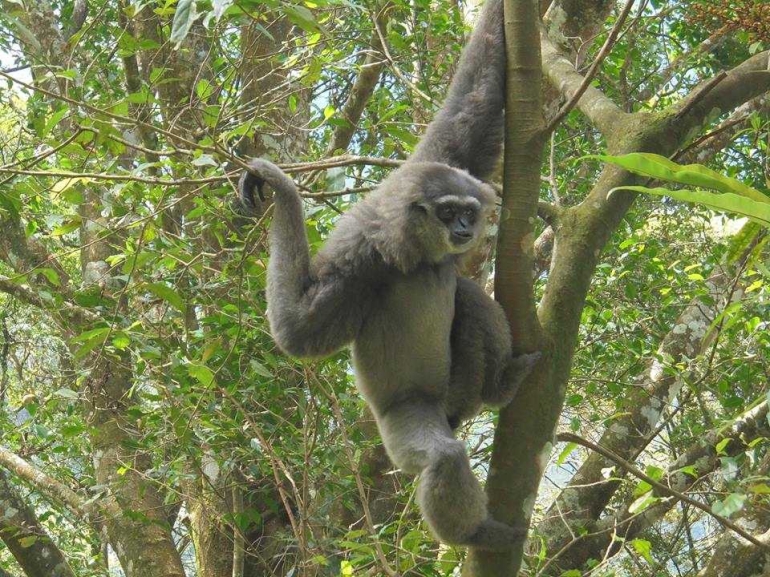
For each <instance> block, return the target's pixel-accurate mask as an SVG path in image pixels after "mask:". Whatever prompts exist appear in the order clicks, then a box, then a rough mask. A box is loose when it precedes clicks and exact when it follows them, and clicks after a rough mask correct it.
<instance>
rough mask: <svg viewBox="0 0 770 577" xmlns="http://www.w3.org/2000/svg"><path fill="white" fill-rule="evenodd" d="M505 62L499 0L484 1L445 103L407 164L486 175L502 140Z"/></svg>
mask: <svg viewBox="0 0 770 577" xmlns="http://www.w3.org/2000/svg"><path fill="white" fill-rule="evenodd" d="M505 62H506V60H505V32H504V27H503V0H487V2H486V4H485V5H484V8H483V10H482V12H481V15H480V17H479V21H478V23H477V24H476V27H475V29H474V30H473V34H472V35H471V38H470V40H469V41H468V44H467V45H466V47H465V49H464V50H463V53H462V56H461V58H460V63H459V65H458V66H457V72H455V75H454V77H453V78H452V83H451V84H450V86H449V93H448V95H447V98H446V100H445V101H444V104H443V106H442V107H441V110H440V111H439V112H438V114H437V115H436V117H435V118H434V120H433V121H432V122H431V123H430V125H428V128H427V130H426V131H425V135H424V136H423V137H422V139H420V143H419V144H418V146H417V148H416V149H415V151H414V154H412V156H411V157H410V158H409V160H410V161H418V162H419V161H431V160H432V161H436V162H443V163H446V164H449V165H451V166H454V167H457V168H462V169H465V170H467V171H468V172H470V173H471V174H472V175H473V176H475V177H477V178H481V179H483V178H485V177H487V176H489V174H490V173H491V172H492V171H493V170H494V168H495V166H496V164H497V161H498V158H499V157H500V150H501V145H502V141H503V123H504V117H503V107H504V105H505Z"/></svg>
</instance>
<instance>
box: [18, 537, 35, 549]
mask: <svg viewBox="0 0 770 577" xmlns="http://www.w3.org/2000/svg"><path fill="white" fill-rule="evenodd" d="M36 542H37V535H28V536H26V537H22V538H21V539H19V545H21V547H22V549H26V548H28V547H32V545H34V544H35V543H36Z"/></svg>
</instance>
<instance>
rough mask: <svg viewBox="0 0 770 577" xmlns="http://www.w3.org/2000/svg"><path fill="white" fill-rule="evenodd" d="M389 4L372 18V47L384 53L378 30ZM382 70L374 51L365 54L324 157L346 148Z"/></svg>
mask: <svg viewBox="0 0 770 577" xmlns="http://www.w3.org/2000/svg"><path fill="white" fill-rule="evenodd" d="M389 8H390V4H386V5H385V6H383V7H381V8H380V9H379V10H378V12H377V14H376V15H375V16H374V20H375V22H376V25H375V33H374V37H373V38H372V47H373V48H374V49H375V50H377V51H380V52H383V53H384V49H383V44H382V40H381V36H380V33H379V30H385V28H386V27H387V11H388V9H389ZM384 68H385V61H384V60H383V59H382V58H381V57H380V56H379V55H378V54H377V53H376V52H374V51H371V50H370V51H369V52H367V54H366V57H365V58H364V61H363V62H362V63H361V67H360V70H359V72H358V76H357V77H356V81H355V82H354V83H353V86H352V87H351V88H350V94H348V98H347V100H346V101H345V104H344V105H343V106H342V110H341V111H340V116H341V118H342V119H343V120H344V121H345V122H344V124H342V125H340V126H338V127H337V129H336V130H335V131H334V134H333V135H332V138H331V140H330V141H329V146H327V148H326V154H327V155H331V154H334V153H335V152H341V151H344V150H346V149H347V148H348V146H349V145H350V141H351V139H352V138H353V135H354V134H355V132H356V128H357V127H358V121H359V120H361V115H362V114H363V111H364V108H365V107H366V103H367V102H368V101H369V99H370V98H371V97H372V94H373V93H374V89H375V87H376V86H377V82H378V81H379V79H380V74H381V73H382V70H383V69H384Z"/></svg>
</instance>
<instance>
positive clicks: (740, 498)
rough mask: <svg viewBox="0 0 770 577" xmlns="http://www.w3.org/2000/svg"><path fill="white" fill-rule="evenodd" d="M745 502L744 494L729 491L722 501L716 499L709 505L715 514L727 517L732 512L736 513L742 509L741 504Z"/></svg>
mask: <svg viewBox="0 0 770 577" xmlns="http://www.w3.org/2000/svg"><path fill="white" fill-rule="evenodd" d="M745 502H746V495H741V494H740V493H730V494H729V495H728V496H727V498H726V499H725V500H724V501H717V502H716V503H714V504H713V505H711V510H712V511H713V512H714V513H716V514H717V515H722V516H723V517H729V516H730V515H732V514H733V513H737V512H738V511H740V510H741V509H743V504H744V503H745Z"/></svg>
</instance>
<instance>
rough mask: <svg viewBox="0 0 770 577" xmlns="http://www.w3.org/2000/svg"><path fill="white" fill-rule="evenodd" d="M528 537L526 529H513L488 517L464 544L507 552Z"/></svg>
mask: <svg viewBox="0 0 770 577" xmlns="http://www.w3.org/2000/svg"><path fill="white" fill-rule="evenodd" d="M526 536H527V530H526V529H525V528H522V527H511V526H510V525H506V524H505V523H501V522H500V521H495V520H494V519H492V518H491V517H487V518H486V520H484V522H483V523H481V525H479V526H478V528H477V529H476V530H475V531H474V532H473V534H471V536H470V537H468V539H467V540H466V542H465V543H464V544H465V545H467V546H468V547H473V548H475V549H485V550H487V551H506V550H508V549H510V548H511V547H512V546H513V545H514V544H515V543H516V542H517V541H519V540H521V539H524V538H525V537H526Z"/></svg>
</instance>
